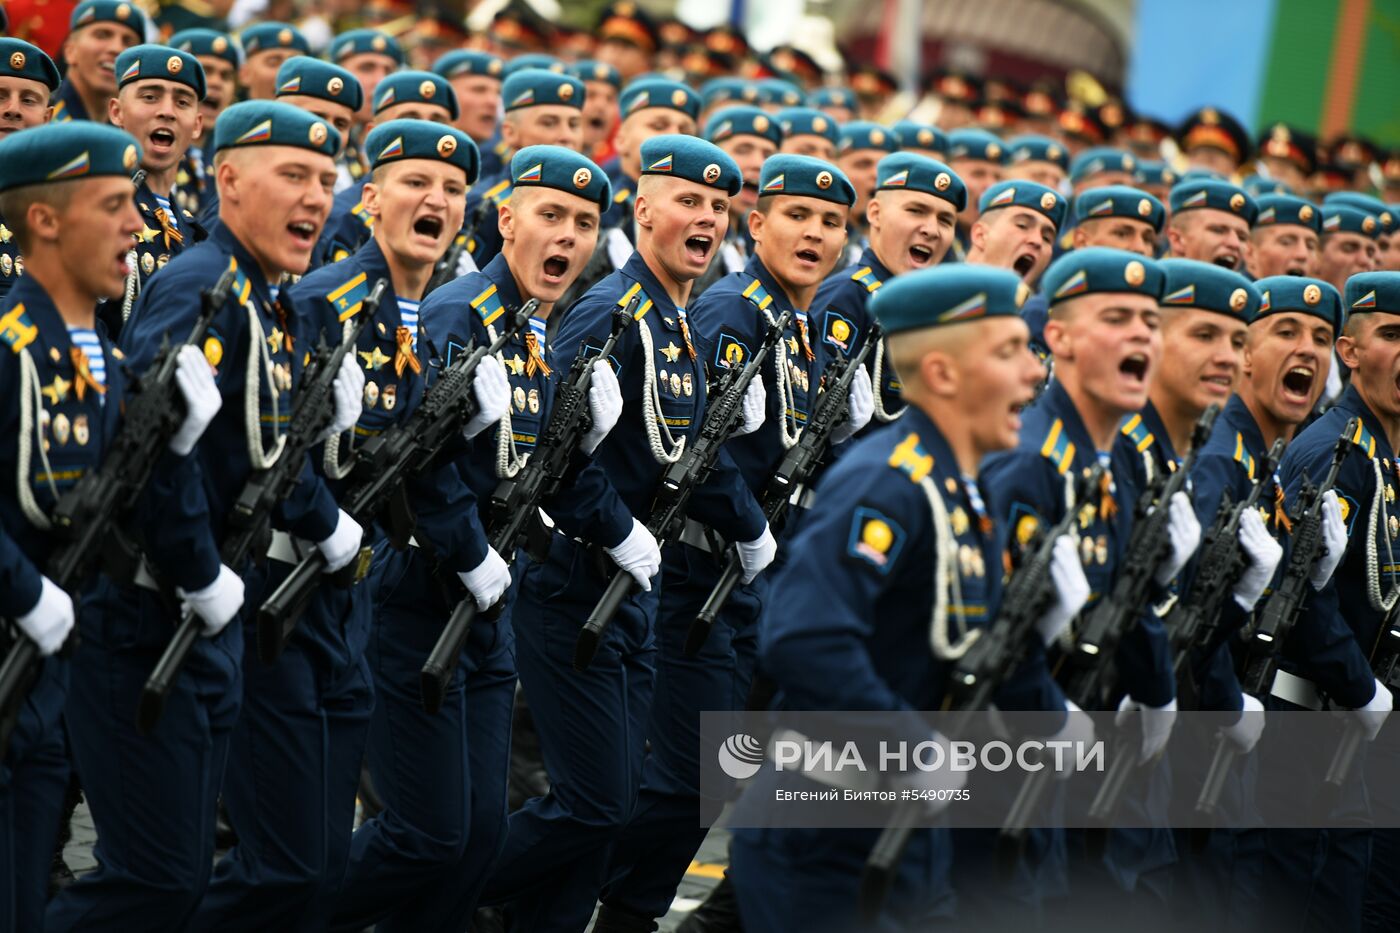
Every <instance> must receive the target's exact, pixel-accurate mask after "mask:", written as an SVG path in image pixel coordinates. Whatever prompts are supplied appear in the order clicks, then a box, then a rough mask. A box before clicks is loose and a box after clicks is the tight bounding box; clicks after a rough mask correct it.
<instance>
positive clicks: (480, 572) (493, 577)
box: [457, 548, 510, 612]
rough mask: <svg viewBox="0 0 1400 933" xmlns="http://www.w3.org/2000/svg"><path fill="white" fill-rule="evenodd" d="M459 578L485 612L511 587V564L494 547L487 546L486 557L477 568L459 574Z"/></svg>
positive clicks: (477, 605)
mask: <svg viewBox="0 0 1400 933" xmlns="http://www.w3.org/2000/svg"><path fill="white" fill-rule="evenodd" d="M457 578H458V579H460V580H461V581H462V585H463V586H465V587H466V588H467V591H468V592H470V593H471V594H472V598H473V599H475V600H476V607H477V608H478V609H480V610H481V611H482V612H485V611H486V610H487V609H490V608H491V607H492V606H494V605H495V604H496V602H497V601H498V600H499V599H500V598H501V597H502V596H504V595H505V593H506V590H508V589H510V564H507V563H506V562H505V561H504V560H502V559H501V555H499V554H497V553H496V550H495V549H494V548H487V549H486V559H485V560H483V561H482V562H481V563H479V564H477V565H476V567H475V568H473V569H471V570H468V571H466V572H465V573H459V574H457Z"/></svg>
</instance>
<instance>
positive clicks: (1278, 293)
mask: <svg viewBox="0 0 1400 933" xmlns="http://www.w3.org/2000/svg"><path fill="white" fill-rule="evenodd" d="M1254 287H1255V288H1257V289H1259V314H1258V315H1256V316H1255V318H1254V319H1255V320H1256V321H1257V320H1259V318H1262V317H1264V316H1265V315H1267V314H1280V313H1282V312H1284V311H1298V312H1301V313H1302V314H1311V315H1313V316H1314V317H1320V318H1322V319H1323V320H1324V321H1326V322H1327V323H1328V324H1331V325H1332V330H1333V332H1334V333H1337V334H1340V333H1341V332H1342V325H1344V324H1345V323H1346V320H1347V313H1346V309H1345V308H1343V307H1342V295H1341V292H1339V291H1337V289H1336V288H1335V287H1333V286H1332V284H1331V283H1329V282H1324V281H1322V279H1310V278H1307V277H1305V276H1301V275H1271V276H1269V277H1268V278H1264V279H1259V280H1258V281H1256V282H1255V283H1254Z"/></svg>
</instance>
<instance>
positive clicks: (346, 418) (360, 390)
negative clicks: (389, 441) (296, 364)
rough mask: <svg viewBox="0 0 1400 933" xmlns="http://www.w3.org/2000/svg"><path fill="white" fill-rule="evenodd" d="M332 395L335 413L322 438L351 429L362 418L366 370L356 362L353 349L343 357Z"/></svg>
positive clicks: (332, 384)
mask: <svg viewBox="0 0 1400 933" xmlns="http://www.w3.org/2000/svg"><path fill="white" fill-rule="evenodd" d="M331 395H332V396H334V398H335V414H334V415H332V416H331V423H330V427H328V428H326V432H325V435H324V436H323V437H322V440H324V439H325V438H329V437H335V436H336V435H337V434H339V433H340V432H342V431H348V430H350V429H351V428H353V427H354V426H355V422H357V421H359V420H360V412H361V411H362V410H363V408H364V404H365V403H364V398H365V371H364V370H363V369H361V368H360V365H359V364H358V363H356V362H355V354H354V352H353V351H352V352H350V353H347V354H345V356H343V357H341V360H340V371H339V372H338V373H336V374H335V380H334V381H333V382H332V383H331Z"/></svg>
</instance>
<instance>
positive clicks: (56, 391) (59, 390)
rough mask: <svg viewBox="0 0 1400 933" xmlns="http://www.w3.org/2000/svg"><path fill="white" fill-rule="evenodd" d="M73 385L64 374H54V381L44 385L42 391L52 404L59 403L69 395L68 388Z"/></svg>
mask: <svg viewBox="0 0 1400 933" xmlns="http://www.w3.org/2000/svg"><path fill="white" fill-rule="evenodd" d="M72 387H73V383H71V382H69V381H68V380H67V379H64V378H63V377H62V376H54V377H53V382H51V383H49V384H48V385H46V386H44V388H43V389H42V390H41V391H42V392H43V393H44V398H46V399H48V400H49V404H50V405H57V404H58V403H59V402H61V401H63V400H64V399H65V398H67V397H68V390H69V389H70V388H72Z"/></svg>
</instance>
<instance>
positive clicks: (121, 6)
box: [68, 0, 148, 42]
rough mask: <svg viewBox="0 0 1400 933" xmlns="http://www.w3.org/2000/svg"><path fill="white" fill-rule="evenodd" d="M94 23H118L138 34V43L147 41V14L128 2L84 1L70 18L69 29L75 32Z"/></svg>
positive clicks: (109, 0) (114, 0) (121, 0)
mask: <svg viewBox="0 0 1400 933" xmlns="http://www.w3.org/2000/svg"><path fill="white" fill-rule="evenodd" d="M93 23H116V24H117V25H118V26H125V27H127V28H128V29H130V30H131V31H132V32H134V33H136V41H137V42H145V41H146V32H147V29H148V27H147V22H146V14H145V13H143V12H141V8H140V7H139V6H137V5H136V4H134V3H129V2H127V0H83V2H82V3H80V4H78V5H77V6H75V7H73V14H72V15H71V16H69V17H68V29H69V31H70V32H71V31H74V30H77V29H82V28H83V27H84V26H91V25H92V24H93Z"/></svg>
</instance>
